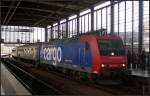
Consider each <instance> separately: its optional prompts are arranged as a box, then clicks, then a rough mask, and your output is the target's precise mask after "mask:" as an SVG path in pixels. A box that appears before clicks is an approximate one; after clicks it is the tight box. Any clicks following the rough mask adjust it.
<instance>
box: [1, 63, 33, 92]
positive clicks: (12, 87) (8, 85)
mask: <svg viewBox="0 0 150 96" xmlns="http://www.w3.org/2000/svg"><path fill="white" fill-rule="evenodd" d="M1 95H31V93H30V92H29V91H28V90H27V89H26V88H25V87H24V86H23V85H22V84H21V83H20V82H19V81H18V80H17V79H16V78H15V76H14V75H13V74H12V73H11V72H10V71H9V70H8V69H7V67H6V66H5V65H4V64H3V63H1Z"/></svg>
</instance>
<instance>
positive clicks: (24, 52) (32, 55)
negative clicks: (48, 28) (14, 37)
mask: <svg viewBox="0 0 150 96" xmlns="http://www.w3.org/2000/svg"><path fill="white" fill-rule="evenodd" d="M39 48H40V44H32V45H23V46H19V47H17V48H16V51H15V52H13V53H14V54H16V55H17V56H15V57H17V58H18V59H21V60H26V61H28V62H31V63H34V64H37V63H38V62H39V51H40V49H39ZM14 54H13V55H14Z"/></svg>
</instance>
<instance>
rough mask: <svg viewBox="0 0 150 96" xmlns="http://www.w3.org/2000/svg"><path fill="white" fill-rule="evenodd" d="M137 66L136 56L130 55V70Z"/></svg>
mask: <svg viewBox="0 0 150 96" xmlns="http://www.w3.org/2000/svg"><path fill="white" fill-rule="evenodd" d="M136 66H137V56H136V54H135V52H133V53H132V68H133V69H136Z"/></svg>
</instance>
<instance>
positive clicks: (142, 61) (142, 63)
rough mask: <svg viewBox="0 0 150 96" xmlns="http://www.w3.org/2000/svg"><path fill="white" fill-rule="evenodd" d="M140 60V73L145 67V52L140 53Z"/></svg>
mask: <svg viewBox="0 0 150 96" xmlns="http://www.w3.org/2000/svg"><path fill="white" fill-rule="evenodd" d="M140 57H141V58H140V59H141V69H142V71H144V70H145V67H146V52H145V51H142V53H141V56H140Z"/></svg>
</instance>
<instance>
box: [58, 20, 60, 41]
mask: <svg viewBox="0 0 150 96" xmlns="http://www.w3.org/2000/svg"><path fill="white" fill-rule="evenodd" d="M58 39H60V21H58Z"/></svg>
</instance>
